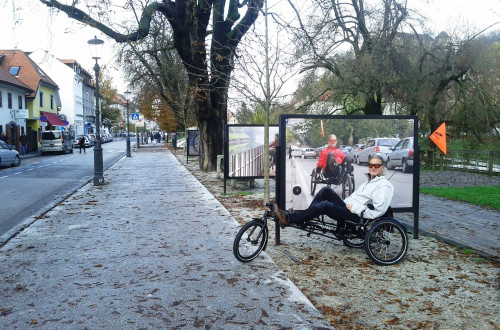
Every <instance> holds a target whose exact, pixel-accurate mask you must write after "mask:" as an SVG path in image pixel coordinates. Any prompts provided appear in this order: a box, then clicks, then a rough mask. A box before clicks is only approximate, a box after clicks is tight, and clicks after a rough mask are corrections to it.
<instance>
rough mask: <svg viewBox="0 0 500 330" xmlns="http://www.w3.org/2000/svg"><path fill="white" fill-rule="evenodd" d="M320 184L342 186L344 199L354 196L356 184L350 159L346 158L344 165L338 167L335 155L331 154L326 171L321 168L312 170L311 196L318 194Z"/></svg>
mask: <svg viewBox="0 0 500 330" xmlns="http://www.w3.org/2000/svg"><path fill="white" fill-rule="evenodd" d="M318 184H326V185H327V186H328V187H330V186H332V185H333V186H340V185H342V199H345V198H346V197H347V196H349V195H350V194H352V192H353V191H354V189H355V182H354V174H353V167H352V165H351V160H350V158H349V157H348V156H346V157H345V158H344V161H343V162H342V164H338V165H337V163H336V161H335V158H334V156H333V154H332V153H330V154H329V155H328V160H327V166H326V168H325V170H322V169H321V167H319V168H314V169H313V170H312V173H311V195H314V193H315V192H316V186H317V185H318Z"/></svg>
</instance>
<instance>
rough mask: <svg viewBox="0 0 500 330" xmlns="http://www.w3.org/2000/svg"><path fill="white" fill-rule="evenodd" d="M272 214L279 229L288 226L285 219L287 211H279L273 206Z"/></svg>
mask: <svg viewBox="0 0 500 330" xmlns="http://www.w3.org/2000/svg"><path fill="white" fill-rule="evenodd" d="M273 212H274V214H275V215H276V218H277V219H278V224H279V225H280V227H281V228H285V227H286V226H288V222H287V221H286V217H287V216H288V212H287V211H283V210H280V209H279V207H278V205H276V204H273Z"/></svg>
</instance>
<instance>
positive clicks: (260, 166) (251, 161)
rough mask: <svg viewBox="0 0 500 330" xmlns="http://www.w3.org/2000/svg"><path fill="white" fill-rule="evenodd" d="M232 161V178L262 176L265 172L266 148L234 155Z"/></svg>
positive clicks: (230, 167) (259, 147)
mask: <svg viewBox="0 0 500 330" xmlns="http://www.w3.org/2000/svg"><path fill="white" fill-rule="evenodd" d="M230 161H231V162H230V164H229V176H230V177H252V176H261V175H262V172H263V171H264V146H263V145H261V146H258V147H256V148H253V149H248V150H245V151H242V152H240V153H237V154H233V155H231V158H230Z"/></svg>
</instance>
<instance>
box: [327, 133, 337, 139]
mask: <svg viewBox="0 0 500 330" xmlns="http://www.w3.org/2000/svg"><path fill="white" fill-rule="evenodd" d="M328 138H329V139H331V138H334V139H335V140H337V135H335V134H330V136H329V137H328Z"/></svg>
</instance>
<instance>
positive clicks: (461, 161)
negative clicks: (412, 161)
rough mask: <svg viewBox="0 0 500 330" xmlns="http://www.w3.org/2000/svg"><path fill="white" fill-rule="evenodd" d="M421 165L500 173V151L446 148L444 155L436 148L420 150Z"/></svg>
mask: <svg viewBox="0 0 500 330" xmlns="http://www.w3.org/2000/svg"><path fill="white" fill-rule="evenodd" d="M420 163H421V166H424V167H430V168H432V169H440V168H442V169H450V170H451V169H452V170H459V171H466V172H475V173H485V174H488V175H500V152H498V151H473V150H448V151H447V154H446V155H444V154H442V153H441V152H439V151H436V150H422V151H421V157H420Z"/></svg>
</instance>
